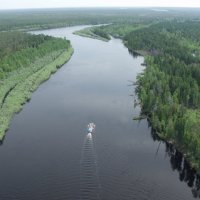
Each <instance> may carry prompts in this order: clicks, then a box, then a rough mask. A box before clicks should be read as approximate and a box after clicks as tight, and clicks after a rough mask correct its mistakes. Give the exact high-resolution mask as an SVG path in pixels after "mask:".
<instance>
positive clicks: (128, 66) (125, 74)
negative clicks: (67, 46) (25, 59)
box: [0, 26, 200, 200]
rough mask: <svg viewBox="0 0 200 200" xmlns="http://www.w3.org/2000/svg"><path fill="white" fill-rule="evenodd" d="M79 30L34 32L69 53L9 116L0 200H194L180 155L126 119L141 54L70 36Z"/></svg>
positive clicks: (1, 150) (192, 177)
mask: <svg viewBox="0 0 200 200" xmlns="http://www.w3.org/2000/svg"><path fill="white" fill-rule="evenodd" d="M81 28H83V27H82V26H79V27H69V28H59V29H51V30H43V31H35V34H39V33H44V34H47V35H52V36H55V37H66V38H67V39H70V40H71V43H72V46H73V47H74V50H75V51H74V54H73V56H72V58H71V60H70V61H69V62H68V63H67V64H65V65H64V66H63V67H62V68H61V69H59V70H58V71H57V73H56V74H54V75H52V76H51V78H50V79H49V80H48V81H46V82H45V83H43V84H42V85H41V86H40V87H39V88H38V90H37V91H36V92H34V93H33V95H32V99H31V101H30V102H28V103H27V104H25V105H24V108H23V110H22V111H21V112H20V113H19V114H16V115H15V116H14V118H13V120H12V122H11V126H10V129H9V131H8V132H7V134H6V137H5V140H4V141H3V142H2V144H1V146H0V160H1V163H0V199H1V200H81V199H82V200H83V199H87V200H93V199H99V200H100V199H101V200H136V199H137V200H145V199H146V200H147V199H148V200H169V199H170V200H190V199H194V197H195V196H196V195H198V192H199V191H198V189H199V185H200V181H199V178H198V177H197V176H196V174H195V172H194V171H192V170H190V169H189V166H188V165H187V163H186V162H184V159H183V158H182V155H181V154H180V153H179V152H177V151H176V150H175V149H173V147H171V146H169V145H167V144H166V143H165V142H162V141H159V139H157V138H156V137H155V135H154V134H153V133H152V132H151V128H150V127H149V125H148V122H147V120H141V121H140V122H138V121H133V120H132V118H133V117H134V116H138V115H139V113H140V107H139V106H134V99H135V98H136V97H135V93H134V89H135V86H134V85H133V82H134V81H135V80H136V76H137V74H138V73H140V72H142V70H143V69H144V67H143V66H141V63H143V61H144V60H143V57H140V56H138V57H134V56H132V55H131V54H130V53H129V51H128V50H127V48H126V47H124V45H123V44H122V42H121V40H118V39H112V40H111V41H109V42H103V41H99V40H94V39H90V38H84V37H80V36H77V35H73V34H72V32H73V31H75V30H79V29H81ZM89 122H94V123H95V124H96V130H95V133H94V134H93V135H92V136H91V135H88V134H87V131H86V126H87V124H88V123H89Z"/></svg>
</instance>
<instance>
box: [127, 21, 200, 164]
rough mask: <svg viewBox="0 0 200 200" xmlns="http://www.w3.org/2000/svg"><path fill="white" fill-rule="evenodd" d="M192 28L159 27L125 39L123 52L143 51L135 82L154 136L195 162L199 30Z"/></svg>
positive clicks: (199, 126)
mask: <svg viewBox="0 0 200 200" xmlns="http://www.w3.org/2000/svg"><path fill="white" fill-rule="evenodd" d="M197 24H199V22H198V23H197V22H191V24H190V23H189V22H188V21H186V22H177V21H173V22H172V21H171V22H163V23H159V24H155V25H152V26H150V27H148V28H144V29H141V30H136V31H134V32H131V33H129V34H128V35H126V37H125V40H126V41H127V46H128V47H129V48H131V49H136V50H145V51H148V52H149V57H147V58H146V63H147V68H146V69H145V71H144V73H143V74H141V75H140V76H139V78H138V88H137V91H138V95H139V98H140V100H141V105H142V108H143V112H144V113H146V114H147V115H148V116H149V117H150V121H151V123H152V126H153V128H154V129H155V130H156V131H157V132H158V133H159V135H160V136H161V137H162V138H166V139H168V140H171V141H173V142H175V143H176V144H177V145H178V146H179V147H181V148H182V149H184V151H185V152H186V153H187V155H188V157H189V158H190V160H193V162H194V160H199V159H200V157H199V155H200V134H199V130H200V116H199V110H200V64H199V63H200V54H199V52H200V49H199V47H198V44H199V42H200V38H196V37H197V36H198V35H199V34H200V28H199V26H197ZM194 38H195V39H194ZM194 52H195V53H194ZM194 54H195V55H194ZM199 163H200V162H199ZM198 167H200V165H198Z"/></svg>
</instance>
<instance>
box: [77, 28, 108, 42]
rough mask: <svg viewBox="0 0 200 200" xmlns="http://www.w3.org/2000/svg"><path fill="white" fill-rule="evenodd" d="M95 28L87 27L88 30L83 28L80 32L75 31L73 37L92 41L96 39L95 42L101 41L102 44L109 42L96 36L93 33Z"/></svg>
mask: <svg viewBox="0 0 200 200" xmlns="http://www.w3.org/2000/svg"><path fill="white" fill-rule="evenodd" d="M94 28H95V27H88V28H84V29H82V30H79V31H75V32H74V34H75V35H79V36H82V37H88V38H93V39H97V40H102V41H104V42H108V41H109V40H108V39H106V38H104V37H101V36H99V35H97V34H95V33H94V32H93V29H94Z"/></svg>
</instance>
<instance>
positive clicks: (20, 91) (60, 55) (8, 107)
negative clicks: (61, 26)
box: [0, 47, 73, 140]
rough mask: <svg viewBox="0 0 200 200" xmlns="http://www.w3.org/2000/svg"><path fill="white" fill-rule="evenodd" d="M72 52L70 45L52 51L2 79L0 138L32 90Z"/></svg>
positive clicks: (0, 89)
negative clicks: (66, 48) (63, 48)
mask: <svg viewBox="0 0 200 200" xmlns="http://www.w3.org/2000/svg"><path fill="white" fill-rule="evenodd" d="M72 54H73V49H72V47H70V48H69V49H68V50H62V51H61V50H59V51H56V52H52V53H51V54H49V55H48V56H45V57H43V58H41V59H39V60H37V61H36V62H35V63H33V64H32V67H30V68H22V69H20V70H19V71H16V72H15V73H13V74H11V75H10V76H9V78H8V79H6V80H5V81H3V83H2V84H1V86H0V140H2V139H3V137H4V135H5V132H6V130H8V128H9V124H10V121H11V119H12V117H13V115H14V114H15V113H18V112H19V111H20V110H21V109H22V105H23V104H24V103H26V102H27V101H28V100H30V98H31V94H32V92H33V91H35V90H36V89H37V88H38V87H39V85H40V84H41V83H43V82H44V81H46V80H48V79H49V78H50V76H51V74H53V73H55V72H56V71H57V70H58V68H60V67H61V66H62V65H63V64H64V63H66V62H67V61H68V60H69V59H70V57H71V55H72ZM8 91H9V92H8ZM5 95H6V96H5Z"/></svg>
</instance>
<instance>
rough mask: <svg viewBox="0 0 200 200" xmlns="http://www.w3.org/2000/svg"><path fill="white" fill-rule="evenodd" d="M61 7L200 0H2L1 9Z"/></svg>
mask: <svg viewBox="0 0 200 200" xmlns="http://www.w3.org/2000/svg"><path fill="white" fill-rule="evenodd" d="M60 7H63V8H67V7H200V0H0V9H19V8H60Z"/></svg>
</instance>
